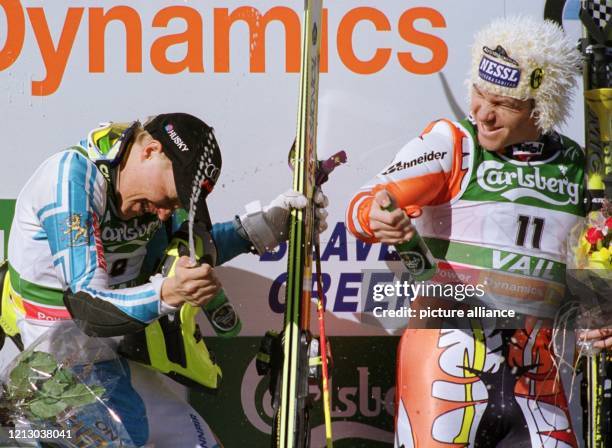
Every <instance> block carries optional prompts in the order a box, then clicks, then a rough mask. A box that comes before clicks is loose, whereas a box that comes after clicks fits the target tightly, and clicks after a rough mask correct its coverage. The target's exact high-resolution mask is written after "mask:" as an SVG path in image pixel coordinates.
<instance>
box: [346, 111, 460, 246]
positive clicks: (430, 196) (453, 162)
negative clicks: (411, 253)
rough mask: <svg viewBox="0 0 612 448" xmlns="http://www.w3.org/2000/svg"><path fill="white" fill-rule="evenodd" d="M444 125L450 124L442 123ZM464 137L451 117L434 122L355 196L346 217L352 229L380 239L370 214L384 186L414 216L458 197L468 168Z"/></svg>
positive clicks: (367, 238) (371, 240) (363, 236)
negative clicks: (376, 234)
mask: <svg viewBox="0 0 612 448" xmlns="http://www.w3.org/2000/svg"><path fill="white" fill-rule="evenodd" d="M440 123H444V124H440ZM444 125H446V126H447V128H439V127H438V126H444ZM440 130H444V132H439V131H440ZM437 131H438V132H437ZM464 137H465V135H464V133H463V132H462V131H461V130H460V129H459V128H458V127H457V126H456V125H455V124H453V123H452V122H450V121H448V120H439V121H436V122H433V123H431V124H430V125H429V126H428V127H427V128H426V129H425V130H424V131H423V133H422V134H421V136H420V137H418V138H416V139H413V140H411V141H410V142H408V143H407V144H406V145H405V146H404V147H403V148H402V149H401V150H400V151H399V152H398V153H397V155H396V156H395V159H394V160H393V162H392V163H391V164H390V165H388V166H387V167H386V168H385V169H384V170H383V171H382V172H381V173H379V174H378V175H377V176H376V178H374V180H373V181H371V182H370V183H368V184H367V185H366V186H364V187H363V188H361V190H360V191H359V192H358V193H357V194H356V195H355V196H354V197H353V198H352V199H351V202H350V203H349V207H348V210H347V217H346V222H347V226H348V229H349V231H350V232H351V233H352V234H353V235H355V236H356V237H357V238H359V239H361V240H363V241H365V242H368V243H375V242H377V240H376V238H375V237H374V235H373V233H372V230H371V229H370V225H369V222H370V220H369V216H370V209H371V208H372V201H373V200H374V195H376V193H377V192H378V191H380V190H387V192H389V194H390V195H391V196H392V197H393V199H394V201H395V203H396V204H397V206H398V207H400V208H403V209H404V210H406V211H407V213H408V214H409V215H413V216H415V215H414V213H415V212H416V211H419V210H420V207H422V206H426V205H439V204H443V203H446V202H449V201H450V200H451V199H453V198H454V197H456V196H457V195H458V194H459V193H460V191H461V183H462V180H463V177H464V175H465V173H466V171H467V170H465V169H462V163H463V162H462V160H463V149H462V148H463V138H464ZM419 214H420V213H419Z"/></svg>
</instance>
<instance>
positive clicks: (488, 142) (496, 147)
mask: <svg viewBox="0 0 612 448" xmlns="http://www.w3.org/2000/svg"><path fill="white" fill-rule="evenodd" d="M478 137H479V138H478V143H479V144H480V146H482V147H483V148H484V149H486V150H487V151H491V152H497V151H501V150H502V149H504V145H503V142H501V141H500V140H499V139H488V138H483V137H480V136H478Z"/></svg>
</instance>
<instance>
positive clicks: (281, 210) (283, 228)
mask: <svg viewBox="0 0 612 448" xmlns="http://www.w3.org/2000/svg"><path fill="white" fill-rule="evenodd" d="M307 203H308V200H307V199H306V197H305V196H304V195H303V194H301V193H298V192H297V191H295V190H288V191H286V192H284V193H282V194H280V195H279V196H278V197H277V198H276V199H274V200H273V201H272V202H270V204H268V205H267V206H266V207H264V208H262V207H261V203H260V202H259V201H253V202H251V203H249V204H247V205H246V206H245V209H246V213H245V214H244V215H242V216H240V223H241V224H242V227H243V228H244V231H245V232H246V234H247V236H248V237H249V240H250V241H251V243H253V246H254V247H255V249H256V250H257V252H258V253H259V254H260V255H261V254H263V253H264V252H267V251H270V250H272V249H274V248H275V247H276V246H278V245H279V244H280V243H281V242H283V241H287V238H288V237H289V216H290V214H291V209H292V208H297V209H302V208H304V207H306V204H307ZM314 203H315V206H316V207H315V231H317V232H318V233H321V232H323V231H325V229H327V222H326V219H327V211H326V210H325V207H327V205H328V203H329V201H328V200H327V196H325V195H324V194H323V192H322V191H321V190H317V191H316V192H315V196H314Z"/></svg>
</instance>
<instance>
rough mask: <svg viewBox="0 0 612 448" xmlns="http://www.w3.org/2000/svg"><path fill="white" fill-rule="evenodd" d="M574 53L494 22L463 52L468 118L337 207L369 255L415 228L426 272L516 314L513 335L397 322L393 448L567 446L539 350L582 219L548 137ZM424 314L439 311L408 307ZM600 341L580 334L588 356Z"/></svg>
mask: <svg viewBox="0 0 612 448" xmlns="http://www.w3.org/2000/svg"><path fill="white" fill-rule="evenodd" d="M574 47H575V45H574V44H573V43H572V42H570V41H569V40H568V39H567V38H566V37H565V36H564V34H563V32H562V30H561V29H560V28H559V27H558V26H557V25H555V24H553V23H552V22H545V21H544V22H543V21H535V20H532V19H529V18H525V17H519V18H509V19H499V20H496V21H494V22H493V23H492V24H491V25H489V26H488V27H486V28H485V29H483V30H482V31H481V32H480V33H479V34H478V35H477V36H476V42H475V44H474V46H473V50H472V57H473V60H472V74H471V79H470V83H469V84H470V97H471V104H470V117H469V118H467V119H464V120H462V121H460V122H452V121H448V120H439V121H436V122H434V123H432V124H430V125H429V126H427V128H426V129H425V131H424V132H423V133H422V134H421V135H420V136H419V137H418V138H416V139H414V140H411V141H410V142H408V143H407V144H406V145H405V146H404V147H403V148H402V149H401V150H400V151H399V152H398V153H397V155H396V156H395V159H394V160H393V161H392V163H391V164H390V165H388V166H387V167H385V168H384V169H383V170H382V171H381V172H380V174H378V175H377V176H376V177H375V178H374V180H373V181H371V182H370V183H368V184H367V185H366V186H364V187H363V188H362V189H361V190H360V191H359V192H358V193H357V194H356V195H355V196H354V198H353V199H352V201H351V203H350V205H349V208H348V211H347V224H348V227H349V229H350V231H351V232H352V233H353V234H354V235H355V236H356V237H358V238H359V239H361V240H363V241H367V242H371V243H375V242H383V243H387V244H398V243H401V242H403V241H408V240H410V239H411V238H412V237H413V234H414V229H413V227H412V222H411V219H410V218H411V217H412V218H415V217H419V216H420V218H419V219H418V220H417V221H416V225H417V227H418V230H419V233H420V234H421V235H422V236H423V237H424V238H425V240H426V242H427V244H428V246H429V248H430V250H431V251H432V253H433V255H434V257H435V258H437V259H438V260H439V266H438V268H439V271H440V272H445V271H446V272H455V273H457V272H460V273H461V274H462V275H467V276H469V277H471V278H472V279H476V280H477V279H479V278H480V279H482V278H483V277H482V275H484V274H482V273H483V272H487V274H486V275H488V279H489V282H488V283H489V286H488V288H489V289H488V292H487V295H486V296H485V297H484V298H483V300H487V301H488V302H487V304H488V305H489V306H491V307H493V308H501V309H503V308H506V309H509V308H511V309H514V310H516V311H517V312H519V313H521V314H523V315H524V316H526V317H525V321H524V324H523V327H522V328H520V329H518V330H516V329H510V330H508V329H498V328H495V325H492V324H491V322H490V321H483V320H480V319H471V320H469V321H468V322H467V323H465V325H464V326H462V327H461V329H458V328H457V327H456V326H455V327H453V326H451V325H449V324H448V323H447V322H442V321H439V322H432V321H431V320H430V321H429V322H426V323H424V322H420V323H419V325H420V326H421V327H422V326H423V324H426V325H427V326H428V328H436V329H422V328H419V329H417V328H411V327H415V325H414V324H413V323H410V322H409V328H408V329H407V330H406V331H405V333H404V334H403V336H402V338H401V341H400V345H399V348H398V363H397V398H398V400H397V414H396V437H395V446H396V447H398V448H399V447H404V448H408V447H417V448H424V447H426V448H438V447H440V448H443V447H451V448H455V447H456V448H459V447H510V446H512V447H513V448H519V447H547V448H548V447H556V448H561V447H576V446H577V442H576V438H575V435H574V432H573V430H572V426H571V419H570V416H569V412H568V406H567V400H566V398H565V395H564V392H563V387H562V384H561V383H560V381H558V376H557V370H556V366H555V364H554V362H553V357H554V356H555V354H554V353H552V351H551V348H550V342H551V328H550V322H551V319H552V318H553V317H554V314H555V312H556V310H557V309H558V307H559V305H560V304H561V301H562V300H563V298H564V270H565V239H566V237H567V235H568V233H569V230H570V229H571V228H572V227H573V226H574V225H575V224H576V222H577V221H578V220H579V219H581V217H582V216H584V210H583V207H584V205H583V204H584V197H583V194H584V189H583V180H584V171H583V165H584V156H583V152H582V150H581V148H580V147H579V145H578V144H576V143H575V142H573V141H571V140H570V139H568V138H567V137H565V136H563V135H561V134H559V133H557V132H556V131H555V130H554V128H555V127H556V126H558V125H559V124H561V123H562V122H563V121H565V120H566V119H567V118H568V111H569V104H570V99H571V95H572V90H573V88H574V87H575V85H576V80H575V75H576V74H577V72H578V67H579V65H580V55H579V53H578V52H577V50H576V49H575V48H574ZM390 203H393V204H394V205H395V207H397V208H396V209H395V210H394V211H392V212H390V211H386V210H385V209H386V207H387V206H388V205H389V204H390ZM427 306H431V307H438V306H446V307H448V306H449V301H448V299H446V300H445V299H440V298H423V297H421V298H418V299H417V300H416V301H415V302H414V303H413V307H427ZM609 336H610V334H609V333H607V332H603V333H597V335H589V337H592V338H594V339H599V340H598V342H596V345H599V346H605V345H606V344H607V345H608V346H611V345H612V338H611V337H609ZM606 337H607V339H606ZM424 354H426V356H427V357H424Z"/></svg>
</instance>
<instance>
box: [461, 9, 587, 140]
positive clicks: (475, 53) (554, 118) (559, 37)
mask: <svg viewBox="0 0 612 448" xmlns="http://www.w3.org/2000/svg"><path fill="white" fill-rule="evenodd" d="M576 45H577V43H576V42H572V41H571V40H570V39H568V38H567V36H566V35H565V33H564V32H563V30H562V29H561V27H560V26H559V25H557V24H556V23H554V22H552V21H549V20H535V19H533V18H530V17H523V16H514V17H508V18H499V19H496V20H494V21H493V22H492V23H491V24H489V25H488V26H487V27H485V28H484V29H483V30H481V31H480V32H479V33H477V34H476V36H475V40H474V45H473V47H472V71H471V79H470V91H471V85H472V84H475V85H476V86H477V87H478V88H479V89H482V90H484V91H486V92H489V93H492V94H495V95H503V96H509V97H512V98H516V99H519V100H527V99H533V100H535V109H534V111H533V113H534V115H535V117H536V124H537V125H538V127H539V128H540V130H541V131H542V132H543V133H548V132H550V131H551V130H552V129H553V128H554V127H555V126H558V125H560V124H562V123H564V122H565V121H566V120H567V119H568V117H569V107H570V104H571V100H572V96H573V90H574V88H575V87H576V75H578V74H579V73H580V66H581V63H582V55H581V54H580V52H579V51H578V50H577V48H576ZM470 93H471V92H470Z"/></svg>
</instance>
